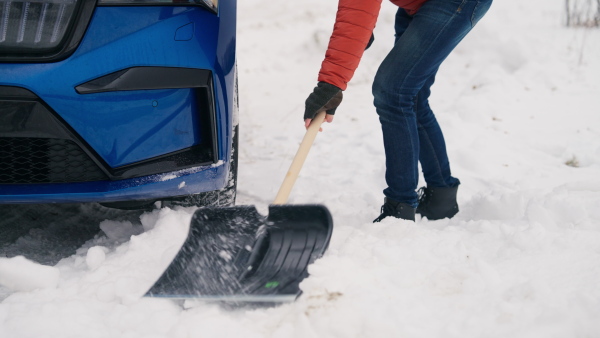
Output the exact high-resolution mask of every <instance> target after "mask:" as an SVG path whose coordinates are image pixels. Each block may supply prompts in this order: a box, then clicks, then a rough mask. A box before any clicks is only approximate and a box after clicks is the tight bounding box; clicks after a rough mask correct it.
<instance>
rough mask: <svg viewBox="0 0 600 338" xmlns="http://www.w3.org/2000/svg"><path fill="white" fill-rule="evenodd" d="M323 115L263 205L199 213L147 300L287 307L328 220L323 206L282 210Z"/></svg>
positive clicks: (323, 244)
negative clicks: (265, 210) (265, 211)
mask: <svg viewBox="0 0 600 338" xmlns="http://www.w3.org/2000/svg"><path fill="white" fill-rule="evenodd" d="M324 118H325V112H322V113H319V114H317V116H316V117H315V119H314V120H313V123H311V125H310V126H309V127H308V129H307V131H306V134H305V136H304V139H303V140H302V143H301V144H300V148H299V149H298V152H297V153H296V156H295V157H294V160H293V161H292V164H291V166H290V169H289V171H288V173H287V175H286V177H285V179H284V181H283V184H282V185H281V188H280V189H279V192H278V193H277V196H276V197H275V200H274V202H273V204H271V205H270V206H269V215H268V217H264V216H262V215H261V214H259V213H258V212H257V210H256V208H255V207H254V206H234V207H224V208H219V207H207V208H200V209H198V210H197V211H196V212H195V213H194V216H193V217H192V221H191V224H190V230H189V234H188V237H187V239H186V241H185V242H184V244H183V246H182V248H181V250H180V251H179V253H178V254H177V256H176V257H175V259H174V260H173V262H172V263H171V264H170V265H169V266H168V267H167V269H166V271H165V272H164V273H163V274H162V276H161V277H160V278H159V279H158V281H157V282H156V283H155V284H154V285H153V286H152V287H151V288H150V290H149V291H148V292H147V293H146V296H148V297H163V298H174V299H189V298H193V299H200V300H209V301H224V302H234V303H244V302H269V303H276V302H289V301H293V300H295V299H296V298H297V297H298V296H299V295H300V293H301V291H300V288H299V284H300V282H301V281H302V280H303V279H304V278H306V277H307V276H308V272H307V266H308V265H309V264H311V263H312V262H314V261H315V260H316V259H317V258H319V257H321V256H322V255H323V253H324V252H325V250H327V246H328V245H329V240H330V238H331V233H332V230H333V221H332V218H331V214H330V213H329V211H328V210H327V208H326V207H325V206H323V205H284V203H286V202H287V199H288V197H289V194H290V192H291V190H292V187H293V185H294V183H295V181H296V178H297V177H298V174H299V172H300V169H301V168H302V165H303V163H304V160H305V159H306V157H307V155H308V151H309V150H310V147H311V145H312V143H313V141H314V139H315V137H316V135H317V133H318V131H319V128H320V126H321V124H322V123H323V120H324Z"/></svg>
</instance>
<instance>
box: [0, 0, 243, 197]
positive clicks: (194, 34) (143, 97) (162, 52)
mask: <svg viewBox="0 0 600 338" xmlns="http://www.w3.org/2000/svg"><path fill="white" fill-rule="evenodd" d="M235 12H236V3H235V1H221V3H220V8H219V15H218V16H217V15H215V14H214V13H211V12H210V11H207V10H204V9H201V8H199V7H188V6H186V7H180V6H139V7H136V6H114V7H110V6H100V7H97V8H96V9H95V11H94V14H93V16H92V19H91V21H90V23H89V26H88V29H87V32H86V34H85V35H84V37H83V39H82V41H81V44H80V45H79V47H78V48H77V49H76V51H75V52H74V53H73V55H71V56H70V57H69V58H67V59H65V60H62V61H59V62H49V63H32V62H29V63H22V64H19V63H14V62H13V63H0V86H16V87H21V88H25V89H28V90H30V91H31V92H33V93H35V94H36V95H37V96H39V97H40V98H41V99H42V100H43V101H44V102H45V103H46V104H47V105H48V106H49V107H50V108H52V110H53V111H55V112H56V114H57V115H59V116H60V118H61V119H62V120H64V121H65V122H66V123H67V124H68V125H69V127H70V128H72V129H73V130H74V131H75V133H76V134H78V135H79V136H80V137H81V138H82V139H83V140H84V141H85V142H87V144H88V145H89V146H90V147H91V148H92V149H93V150H94V151H95V152H96V153H97V154H98V155H99V156H100V157H101V158H102V159H103V160H104V161H105V162H106V164H108V165H109V166H110V167H112V168H117V167H121V166H125V165H129V164H132V163H135V162H139V161H144V160H148V159H152V158H155V157H157V156H161V155H164V154H170V153H173V152H177V151H178V150H181V149H184V148H187V147H190V146H193V145H196V144H198V143H201V142H202V141H203V137H207V135H203V134H202V132H201V128H200V126H198V124H199V119H198V118H197V116H198V112H197V110H198V109H199V108H198V104H197V102H196V97H195V96H194V94H193V89H189V88H178V89H169V88H164V89H152V90H134V91H113V92H106V93H93V94H79V93H77V91H76V90H75V87H76V86H78V85H80V84H82V83H86V82H88V81H91V80H93V79H97V78H100V77H102V76H105V75H107V74H110V73H114V72H116V71H120V70H123V69H126V68H131V67H142V66H146V67H153V66H156V67H180V68H194V69H207V70H210V71H211V72H212V74H213V77H212V81H213V87H214V88H215V90H214V94H215V97H214V106H215V112H216V114H215V117H214V119H215V121H214V123H215V127H216V128H215V134H216V135H215V140H216V144H217V147H216V150H217V154H216V161H217V162H216V163H214V164H213V165H208V166H206V165H202V166H198V167H194V168H186V169H184V170H179V171H175V172H167V173H162V174H156V175H150V176H145V177H138V178H133V179H124V180H118V181H99V182H80V183H62V184H4V185H2V184H0V203H37V202H42V201H43V202H79V201H97V202H104V201H119V200H133V199H152V198H157V199H158V198H161V197H169V196H181V195H186V194H193V193H199V192H205V191H211V190H218V189H221V188H223V187H224V186H225V184H226V181H227V174H228V167H229V158H230V154H231V138H232V132H233V121H234V118H233V116H232V115H233V113H234V109H233V96H234V69H235V29H236V28H235V16H236V13H235ZM0 170H1V169H0Z"/></svg>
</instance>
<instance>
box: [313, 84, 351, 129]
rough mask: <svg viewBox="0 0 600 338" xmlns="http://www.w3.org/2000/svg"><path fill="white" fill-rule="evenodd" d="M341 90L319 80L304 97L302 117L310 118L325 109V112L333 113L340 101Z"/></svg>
mask: <svg viewBox="0 0 600 338" xmlns="http://www.w3.org/2000/svg"><path fill="white" fill-rule="evenodd" d="M342 98H343V94H342V90H341V89H339V88H338V87H336V86H334V85H332V84H329V83H327V82H319V83H318V84H317V86H316V87H315V89H314V90H313V92H312V93H311V94H310V95H309V96H308V98H307V99H306V105H305V110H304V119H305V120H306V119H310V120H312V119H313V118H315V115H317V113H318V112H321V111H323V110H325V111H326V112H327V114H329V115H333V114H335V110H336V109H337V107H338V106H339V105H340V103H342Z"/></svg>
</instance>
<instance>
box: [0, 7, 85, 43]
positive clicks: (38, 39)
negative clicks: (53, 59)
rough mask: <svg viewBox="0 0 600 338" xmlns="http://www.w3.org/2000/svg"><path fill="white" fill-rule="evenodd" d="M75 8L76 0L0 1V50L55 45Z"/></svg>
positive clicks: (62, 37)
mask: <svg viewBox="0 0 600 338" xmlns="http://www.w3.org/2000/svg"><path fill="white" fill-rule="evenodd" d="M76 7H77V0H29V1H22V0H17V1H14V0H13V1H11V0H0V51H2V50H9V51H14V50H17V51H28V50H29V51H31V50H34V51H35V50H51V49H54V48H56V47H58V46H59V45H60V44H61V43H62V42H63V40H64V38H65V34H66V32H67V28H68V27H69V25H70V23H71V22H72V21H73V18H74V13H75V9H76Z"/></svg>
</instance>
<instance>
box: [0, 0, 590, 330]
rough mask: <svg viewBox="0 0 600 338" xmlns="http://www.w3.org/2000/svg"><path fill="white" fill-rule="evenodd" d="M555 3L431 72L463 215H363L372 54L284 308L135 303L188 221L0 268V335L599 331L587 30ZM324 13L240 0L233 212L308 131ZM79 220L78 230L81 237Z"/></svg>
mask: <svg viewBox="0 0 600 338" xmlns="http://www.w3.org/2000/svg"><path fill="white" fill-rule="evenodd" d="M563 3H564V1H563V0H528V1H520V0H499V1H496V2H495V3H494V5H493V6H492V8H491V10H490V12H489V13H488V15H487V16H486V17H485V18H484V19H483V20H482V21H481V22H480V23H479V24H478V26H477V27H476V28H475V30H474V31H473V32H472V33H471V34H470V35H469V36H468V37H467V38H466V39H465V40H464V41H463V43H462V44H461V45H460V46H459V47H458V48H457V49H456V50H455V52H454V53H453V54H452V55H451V56H450V57H449V58H448V60H447V61H446V62H445V63H444V65H443V66H442V68H441V69H440V72H439V75H438V80H437V83H436V84H435V85H434V88H433V97H432V106H433V108H434V111H436V114H437V116H438V120H439V121H440V123H441V124H442V128H443V129H444V131H445V137H446V140H447V143H448V148H449V154H450V159H451V164H452V170H453V174H454V175H455V176H456V177H458V178H460V180H461V182H462V185H461V187H460V189H459V202H460V208H461V212H460V213H459V214H458V215H457V216H456V217H455V218H453V219H452V220H441V221H431V222H429V221H427V220H417V222H415V223H412V222H407V221H402V220H397V219H386V220H384V221H383V222H381V223H379V224H373V223H371V221H372V220H373V219H374V218H375V217H376V216H378V214H379V208H380V206H381V204H382V202H383V195H382V193H381V191H382V189H383V188H384V187H385V186H384V180H383V176H384V166H383V162H384V154H383V146H382V137H381V132H380V130H379V123H378V119H377V116H376V113H375V110H374V108H373V106H372V98H371V95H370V84H371V82H372V78H373V74H374V72H375V71H376V69H377V66H378V64H379V62H380V61H381V60H382V59H383V57H384V56H385V55H386V52H387V51H388V50H389V49H390V47H391V45H392V43H393V18H394V10H395V8H394V6H393V5H391V4H390V3H387V2H384V5H383V9H382V14H381V16H380V19H379V21H378V25H377V28H376V30H375V36H376V41H375V44H374V45H373V46H372V47H371V49H369V50H368V51H367V52H366V54H365V57H364V59H363V61H362V63H361V66H360V67H359V70H358V72H357V73H356V76H355V78H354V79H353V81H352V83H351V85H350V86H349V88H348V90H347V91H346V92H345V98H344V102H343V103H342V106H341V107H340V108H339V109H338V113H337V115H336V120H335V122H334V123H332V124H330V125H327V126H325V131H324V132H323V133H320V135H319V136H318V138H317V140H316V142H315V145H314V147H313V149H312V150H311V154H310V156H309V158H308V160H307V162H306V164H305V166H304V168H303V171H302V173H301V176H300V178H299V179H298V182H297V184H296V186H295V188H294V191H293V192H292V196H291V198H290V203H292V204H302V203H322V204H325V205H326V206H327V207H328V208H329V209H330V211H331V213H332V214H333V218H334V222H335V231H334V234H333V238H332V242H331V245H330V248H329V251H328V252H327V253H326V255H325V256H324V257H323V258H322V259H320V260H319V261H317V262H316V263H315V264H314V265H312V266H311V267H310V269H309V271H310V273H311V276H310V277H309V278H308V279H306V280H305V281H304V282H303V283H302V284H301V287H302V289H303V291H304V294H303V296H301V297H300V298H299V299H298V300H297V301H296V302H295V303H291V304H285V305H282V306H278V307H273V308H260V309H248V308H246V309H231V308H225V307H221V306H219V305H216V304H206V303H199V302H186V303H177V302H173V301H169V300H158V299H147V298H141V295H142V294H143V293H144V292H145V291H146V289H147V288H148V287H149V286H150V285H151V284H152V283H153V281H154V280H155V279H156V278H157V277H158V275H159V274H160V273H161V271H162V269H164V267H166V266H167V265H168V263H169V262H170V259H171V258H172V257H173V256H174V254H175V252H177V250H178V245H180V244H181V243H182V241H183V240H184V238H185V235H186V231H187V224H188V222H189V220H190V218H191V214H192V213H193V209H192V208H189V209H177V210H171V209H161V210H156V211H154V212H151V213H146V214H143V215H142V217H141V218H140V222H136V221H134V222H130V221H128V220H118V219H113V220H106V221H103V222H102V223H101V224H100V226H101V228H102V229H103V235H101V236H97V237H96V238H94V239H92V240H90V241H88V242H87V243H86V244H85V245H83V246H82V247H81V248H79V249H78V250H77V253H76V254H75V255H73V256H71V257H68V258H65V259H63V260H61V261H60V262H58V263H57V264H56V265H55V266H40V265H36V264H33V263H30V262H27V261H25V260H23V259H18V258H17V259H2V258H0V283H3V284H4V285H7V286H11V287H13V288H14V291H10V290H9V289H7V288H6V287H4V288H0V291H1V292H0V294H2V295H3V296H2V298H1V299H2V300H1V303H0V337H3V338H4V337H6V338H12V337H61V338H64V337H144V338H148V337H170V338H171V337H173V338H178V337H302V338H306V337H343V338H348V337H598V336H600V320H598V318H600V108H598V107H600V30H598V29H567V28H564V27H563ZM336 6H337V2H336V1H335V0H327V1H324V0H305V1H266V0H243V1H239V25H238V32H239V33H238V66H239V75H240V79H239V81H240V104H241V116H240V121H241V125H240V126H241V127H240V128H241V129H240V136H241V150H240V169H239V170H240V172H239V183H238V184H239V198H238V204H252V205H257V206H258V207H259V209H260V210H265V211H266V206H267V205H268V204H269V202H270V201H271V200H272V199H273V198H274V196H275V194H276V192H277V189H278V188H279V184H280V183H281V180H282V179H283V177H284V175H285V173H286V171H287V169H288V166H289V164H290V161H291V159H292V157H293V155H294V153H295V150H296V148H297V146H298V144H299V141H300V139H301V138H302V135H303V133H304V129H303V126H302V113H303V104H304V100H305V98H306V96H307V95H308V93H309V92H310V91H311V90H312V87H313V86H314V85H315V83H316V75H317V71H318V69H319V66H320V63H321V61H322V59H323V54H324V50H325V48H326V45H327V42H328V37H329V34H330V32H331V28H332V25H333V20H334V17H335V11H336ZM86 226H87V225H86Z"/></svg>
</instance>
